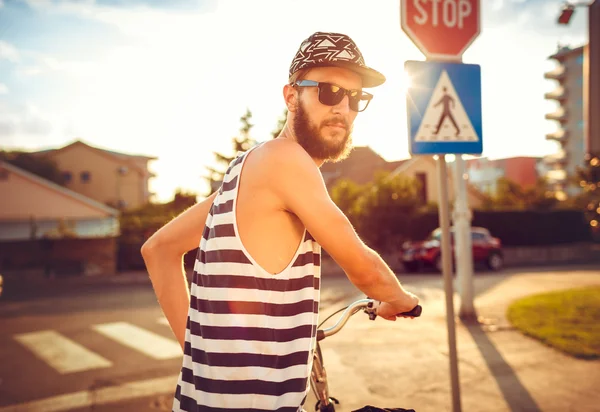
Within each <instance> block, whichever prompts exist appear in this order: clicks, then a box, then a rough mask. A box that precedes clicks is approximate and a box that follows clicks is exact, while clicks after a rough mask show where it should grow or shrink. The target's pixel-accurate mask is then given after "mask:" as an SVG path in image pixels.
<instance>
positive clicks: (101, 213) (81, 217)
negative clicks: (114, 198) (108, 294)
mask: <svg viewBox="0 0 600 412" xmlns="http://www.w3.org/2000/svg"><path fill="white" fill-rule="evenodd" d="M0 193H2V198H1V200H0V202H1V205H2V207H0V271H2V272H8V271H16V272H19V273H22V272H24V271H44V272H45V273H46V274H51V273H52V272H56V273H61V274H65V273H74V274H103V273H106V274H111V273H115V271H116V258H117V241H116V237H117V236H118V235H119V219H118V216H119V213H120V212H119V211H118V210H116V209H114V208H111V207H108V206H106V205H104V204H102V203H100V202H98V201H96V200H93V199H90V198H88V197H85V196H83V195H81V194H79V193H76V192H74V191H72V190H69V189H67V188H65V187H62V186H60V185H57V184H55V183H53V182H51V181H49V180H46V179H43V178H41V177H39V176H37V175H34V174H32V173H30V172H27V171H25V170H23V169H20V168H18V167H16V166H14V165H11V164H9V163H6V162H2V161H0Z"/></svg>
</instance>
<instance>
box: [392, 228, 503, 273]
mask: <svg viewBox="0 0 600 412" xmlns="http://www.w3.org/2000/svg"><path fill="white" fill-rule="evenodd" d="M441 236H442V231H441V229H440V228H437V229H436V230H434V231H433V232H431V234H430V235H429V237H428V238H427V239H425V240H424V241H422V242H405V243H404V244H403V245H402V252H401V255H400V260H401V262H402V264H403V265H404V269H406V271H407V272H417V271H419V270H420V269H421V268H423V267H426V266H433V267H434V268H436V269H437V270H439V271H440V272H441V271H442V256H441V253H440V252H441V250H440V240H441ZM450 239H451V243H452V246H453V251H452V260H453V261H454V228H451V229H450ZM471 244H472V248H473V261H474V263H484V264H485V265H486V266H487V267H488V268H489V269H491V270H494V271H496V270H500V269H502V266H503V264H504V256H503V253H502V243H501V242H500V239H498V238H495V237H493V236H492V235H491V234H490V232H489V230H487V229H485V228H483V227H472V228H471Z"/></svg>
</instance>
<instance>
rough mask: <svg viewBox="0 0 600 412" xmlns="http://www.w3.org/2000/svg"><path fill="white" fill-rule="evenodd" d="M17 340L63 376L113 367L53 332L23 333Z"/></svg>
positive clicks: (103, 359) (89, 351)
mask: <svg viewBox="0 0 600 412" xmlns="http://www.w3.org/2000/svg"><path fill="white" fill-rule="evenodd" d="M15 339H16V340H17V341H18V342H20V343H21V344H22V345H24V346H25V347H26V348H27V349H29V350H30V351H31V352H33V353H34V354H35V355H36V356H37V357H38V358H40V359H41V360H43V361H44V362H46V363H47V364H48V365H49V366H51V367H52V368H54V369H55V370H57V371H58V372H59V373H61V374H66V373H73V372H82V371H87V370H90V369H98V368H107V367H109V366H112V362H110V361H109V360H107V359H105V358H103V357H102V356H100V355H98V354H96V353H94V352H92V351H91V350H89V349H87V348H85V347H84V346H82V345H80V344H78V343H76V342H74V341H72V340H71V339H69V338H67V337H65V336H63V335H61V334H60V333H58V332H56V331H53V330H44V331H38V332H31V333H22V334H19V335H15Z"/></svg>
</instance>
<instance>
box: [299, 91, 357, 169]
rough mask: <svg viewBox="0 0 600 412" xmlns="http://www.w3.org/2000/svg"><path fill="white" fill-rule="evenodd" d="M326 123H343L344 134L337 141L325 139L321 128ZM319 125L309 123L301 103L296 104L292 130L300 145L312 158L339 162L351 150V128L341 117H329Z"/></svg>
mask: <svg viewBox="0 0 600 412" xmlns="http://www.w3.org/2000/svg"><path fill="white" fill-rule="evenodd" d="M328 123H331V124H333V123H343V124H344V125H345V126H346V135H345V136H344V138H343V139H342V140H340V141H339V142H333V141H332V142H330V141H327V140H326V139H325V138H323V137H322V135H321V130H320V129H321V128H322V127H323V126H326V125H327V124H328ZM320 126H321V127H317V126H314V125H311V124H310V122H309V120H308V115H307V113H306V110H304V106H303V105H302V103H300V104H299V105H298V108H297V111H296V115H295V117H294V121H293V123H292V130H293V131H294V135H295V136H296V139H297V141H298V143H299V144H300V146H302V147H303V148H304V150H306V152H307V153H308V154H309V155H310V156H311V157H312V158H313V159H320V160H325V161H332V162H339V161H340V160H344V159H345V158H347V157H348V155H349V154H350V152H351V150H352V136H351V132H352V129H351V127H349V125H348V124H347V122H346V121H345V120H343V119H331V120H328V121H326V122H323V123H321V125H320Z"/></svg>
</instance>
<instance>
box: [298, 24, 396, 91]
mask: <svg viewBox="0 0 600 412" xmlns="http://www.w3.org/2000/svg"><path fill="white" fill-rule="evenodd" d="M326 66H335V67H342V68H345V69H348V70H351V71H353V72H355V73H356V74H358V75H359V76H360V77H361V78H362V81H363V87H375V86H379V85H381V84H383V83H384V82H385V76H384V75H383V74H381V73H379V72H378V71H377V70H374V69H372V68H370V67H368V66H367V65H366V64H365V60H364V58H363V55H362V53H361V52H360V50H359V49H358V46H357V45H356V43H354V41H353V40H352V39H351V38H350V37H348V36H347V35H345V34H341V33H324V32H316V33H314V34H312V35H311V36H310V37H308V38H307V39H306V40H304V41H303V42H302V44H301V45H300V48H299V49H298V52H297V53H296V56H294V60H292V64H291V65H290V77H292V75H293V74H294V73H296V72H297V71H298V70H300V69H307V68H312V67H326Z"/></svg>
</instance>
